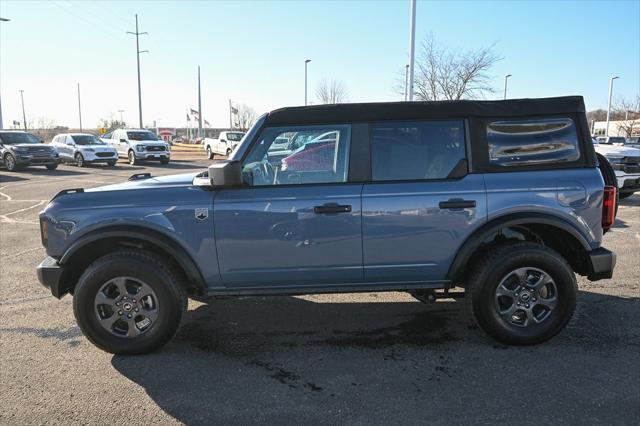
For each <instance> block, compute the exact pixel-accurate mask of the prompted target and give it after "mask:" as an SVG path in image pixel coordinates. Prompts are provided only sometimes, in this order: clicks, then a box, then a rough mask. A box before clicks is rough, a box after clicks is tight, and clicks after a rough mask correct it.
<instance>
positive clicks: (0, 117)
mask: <svg viewBox="0 0 640 426" xmlns="http://www.w3.org/2000/svg"><path fill="white" fill-rule="evenodd" d="M9 21H10V19H7V18H0V22H9ZM1 129H4V126H3V125H2V102H1V101H0V130H1Z"/></svg>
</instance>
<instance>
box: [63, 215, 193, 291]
mask: <svg viewBox="0 0 640 426" xmlns="http://www.w3.org/2000/svg"><path fill="white" fill-rule="evenodd" d="M126 247H136V248H139V249H142V250H148V251H151V252H154V253H156V254H158V255H160V256H162V257H163V259H165V260H166V261H167V262H169V263H170V264H171V266H173V267H174V269H175V270H176V271H177V272H178V273H179V274H181V276H182V278H183V280H181V281H182V284H183V285H184V286H185V290H186V291H187V293H188V294H189V295H191V296H194V297H197V296H200V295H203V294H205V293H206V291H205V290H206V284H205V281H204V278H203V276H202V273H201V272H200V269H199V268H198V266H197V264H196V262H195V261H194V260H193V258H192V257H191V255H190V254H189V253H188V252H187V251H186V250H185V249H184V248H182V246H181V245H180V243H179V242H178V241H176V240H175V239H173V238H171V237H169V236H167V235H165V234H163V233H161V232H159V231H156V230H152V229H149V228H141V227H135V226H111V227H107V228H105V229H100V230H96V231H92V232H89V233H87V234H86V235H83V236H82V237H80V238H79V239H78V240H76V241H75V242H74V243H73V244H71V246H69V248H68V249H67V250H66V251H65V253H64V254H63V255H62V257H61V258H60V261H59V263H60V264H61V265H62V266H63V267H64V272H63V275H62V277H61V282H62V283H64V287H66V288H64V289H63V293H64V292H73V289H74V288H75V285H76V283H77V282H78V279H79V278H80V276H81V275H82V273H83V271H84V270H85V269H86V267H87V266H89V264H91V263H92V262H93V261H94V260H96V259H98V258H99V257H102V256H104V255H106V254H108V253H111V252H113V251H116V250H118V249H122V248H126Z"/></svg>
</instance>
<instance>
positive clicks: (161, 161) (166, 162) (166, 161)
mask: <svg viewBox="0 0 640 426" xmlns="http://www.w3.org/2000/svg"><path fill="white" fill-rule="evenodd" d="M160 164H169V160H160Z"/></svg>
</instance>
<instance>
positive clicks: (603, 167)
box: [596, 152, 625, 217]
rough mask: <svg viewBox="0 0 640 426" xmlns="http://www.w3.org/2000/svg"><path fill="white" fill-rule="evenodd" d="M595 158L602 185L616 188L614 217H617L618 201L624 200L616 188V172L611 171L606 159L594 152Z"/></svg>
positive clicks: (611, 168)
mask: <svg viewBox="0 0 640 426" xmlns="http://www.w3.org/2000/svg"><path fill="white" fill-rule="evenodd" d="M596 157H597V158H598V168H599V169H600V174H602V179H603V180H604V184H605V185H606V186H613V187H615V188H616V190H617V191H616V194H617V196H616V212H615V215H614V217H615V216H617V215H618V199H619V198H625V197H623V196H622V195H621V194H620V189H619V188H618V178H617V177H616V172H615V171H614V170H613V167H612V166H611V163H609V160H607V158H606V157H605V156H604V155H602V154H599V153H597V152H596Z"/></svg>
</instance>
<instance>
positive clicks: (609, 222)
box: [602, 186, 617, 231]
mask: <svg viewBox="0 0 640 426" xmlns="http://www.w3.org/2000/svg"><path fill="white" fill-rule="evenodd" d="M616 192H617V189H616V187H615V186H605V187H604V197H603V199H602V230H603V231H608V230H609V229H610V228H611V227H612V226H613V222H614V221H615V220H616V198H617V197H616Z"/></svg>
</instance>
